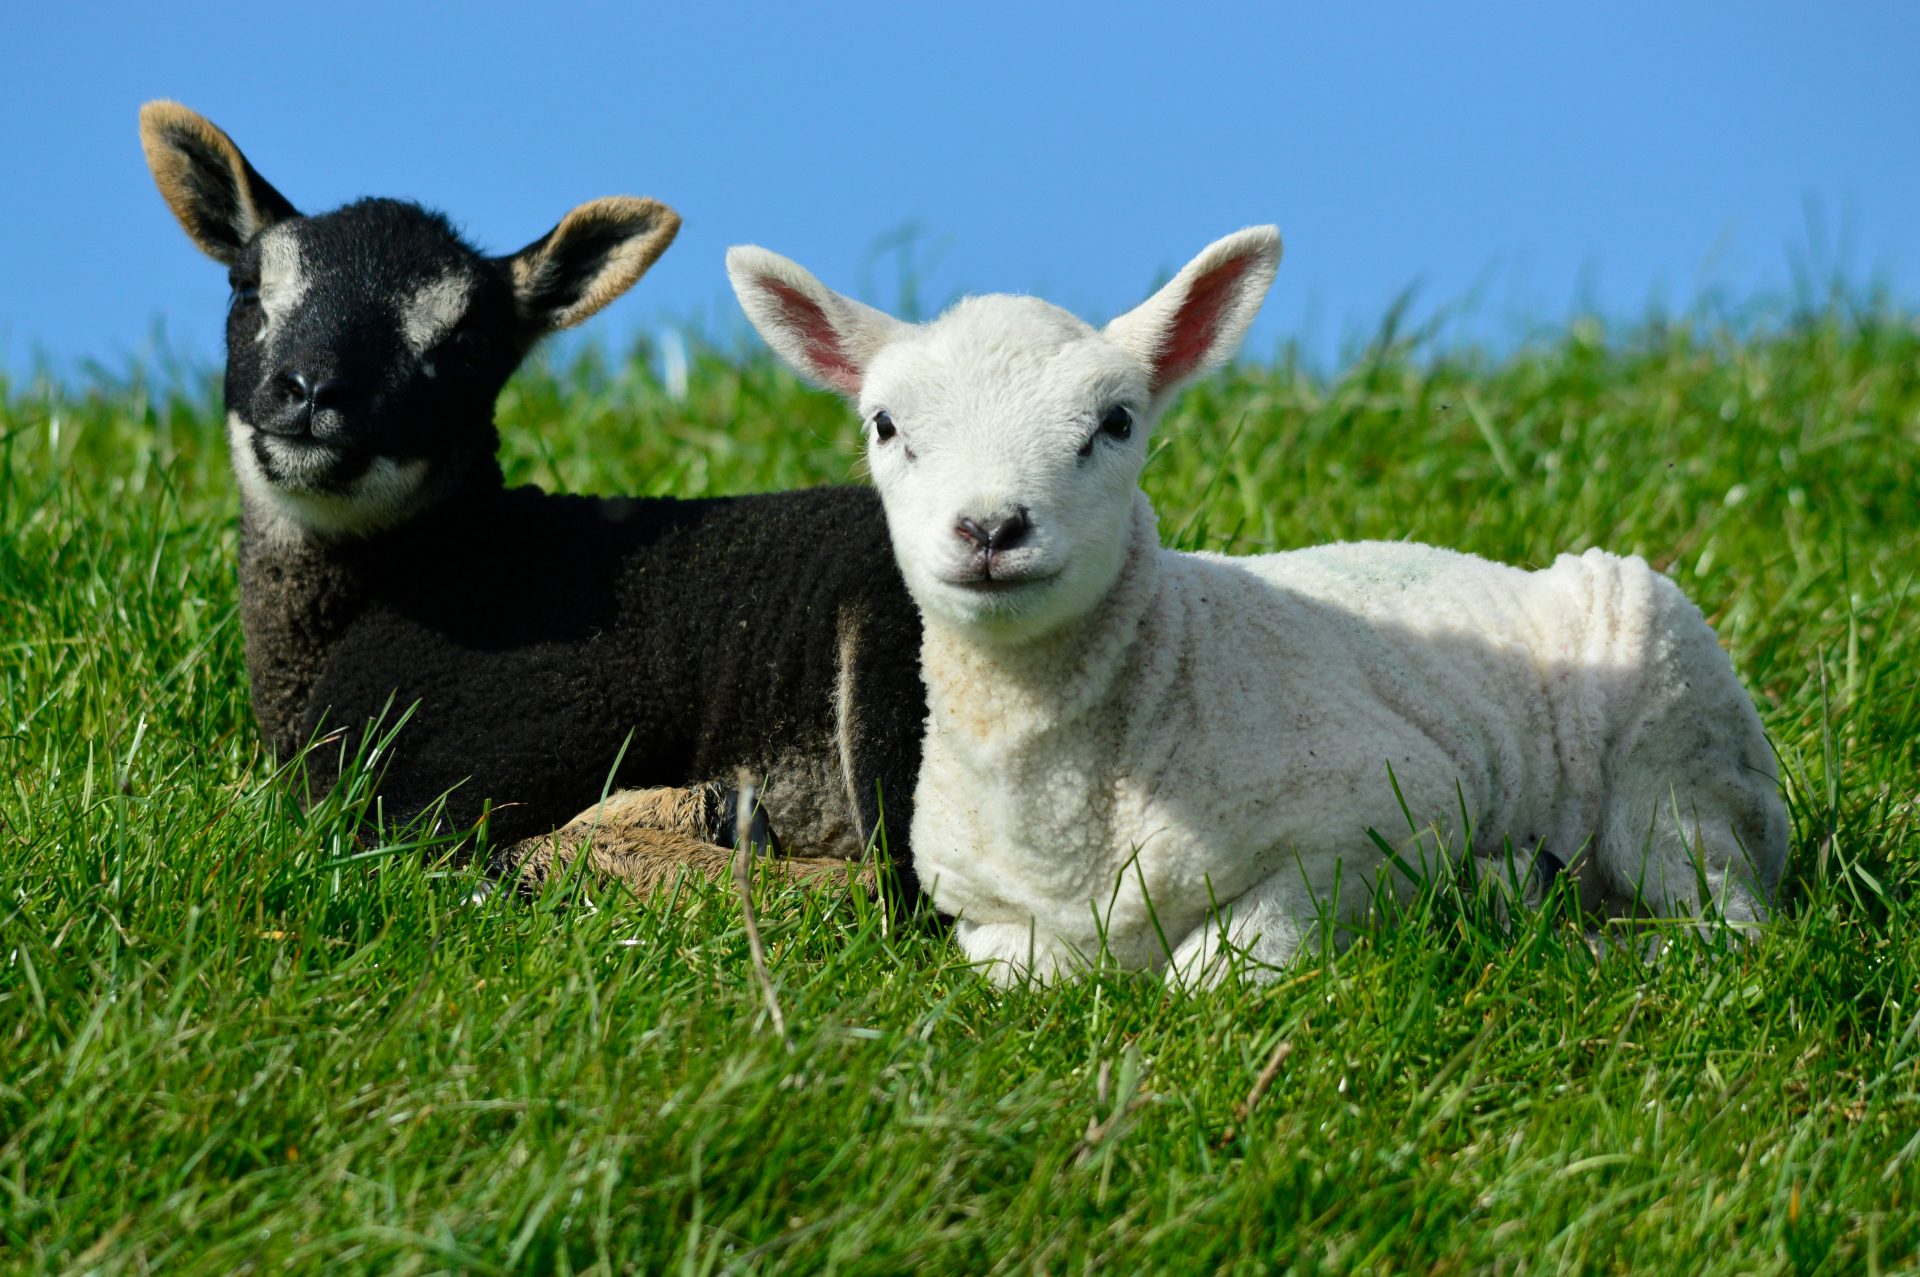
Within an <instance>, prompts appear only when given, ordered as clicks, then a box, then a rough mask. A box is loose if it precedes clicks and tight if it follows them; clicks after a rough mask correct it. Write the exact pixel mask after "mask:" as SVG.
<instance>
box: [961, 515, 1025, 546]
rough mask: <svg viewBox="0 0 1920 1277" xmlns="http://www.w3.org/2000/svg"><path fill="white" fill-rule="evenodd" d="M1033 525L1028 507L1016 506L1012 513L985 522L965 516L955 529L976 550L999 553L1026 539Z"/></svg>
mask: <svg viewBox="0 0 1920 1277" xmlns="http://www.w3.org/2000/svg"><path fill="white" fill-rule="evenodd" d="M1032 527H1033V520H1032V518H1031V516H1030V515H1029V514H1028V511H1027V507H1025V506H1015V507H1014V511H1013V513H1012V514H1003V515H1001V516H999V517H998V518H993V519H988V520H987V521H986V522H985V523H984V524H983V523H980V522H977V521H976V520H973V519H969V518H963V519H961V520H960V522H959V524H958V526H956V527H955V528H954V531H955V532H957V533H959V534H960V538H961V539H962V540H963V541H966V542H969V543H970V544H971V545H972V546H973V547H974V548H975V549H976V550H985V551H986V552H987V553H988V554H998V553H999V552H1000V551H1002V550H1011V549H1013V548H1014V547H1015V546H1017V545H1019V544H1020V543H1021V542H1022V541H1024V540H1026V539H1027V533H1028V531H1029V530H1031V529H1032Z"/></svg>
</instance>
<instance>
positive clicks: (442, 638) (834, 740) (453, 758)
mask: <svg viewBox="0 0 1920 1277" xmlns="http://www.w3.org/2000/svg"><path fill="white" fill-rule="evenodd" d="M242 576H243V610H244V617H245V621H246V629H247V642H248V663H249V667H250V670H251V672H252V676H253V682H254V692H255V708H256V712H257V713H258V715H259V717H260V720H261V726H262V729H263V731H264V732H265V734H266V736H267V738H268V740H269V741H270V743H271V744H272V746H273V748H274V750H275V752H276V753H277V754H279V755H280V756H282V757H286V756H289V755H290V754H292V753H294V752H296V751H297V750H298V749H300V748H301V747H302V746H304V745H305V744H306V743H307V742H308V741H309V740H311V739H313V738H314V736H315V735H316V733H318V732H320V731H322V730H323V729H324V730H326V731H342V732H343V733H344V735H343V736H342V737H341V738H340V741H339V744H338V745H337V746H336V745H330V746H328V747H325V748H322V749H319V750H315V751H313V753H312V754H311V755H310V756H309V785H310V787H312V788H315V789H319V790H324V789H325V788H326V787H327V786H329V785H331V784H332V782H333V779H334V775H335V773H336V771H337V768H338V766H339V764H340V760H341V758H342V756H343V754H346V753H349V752H350V751H351V749H352V748H353V747H355V746H357V745H358V743H359V740H360V737H361V735H362V733H363V732H364V731H365V729H366V728H367V726H368V725H369V724H371V723H372V722H374V721H375V720H376V719H378V718H379V717H380V716H381V715H382V713H383V712H386V713H389V714H390V715H391V714H394V713H397V712H399V711H401V710H404V709H405V708H407V707H408V706H416V702H417V706H416V707H415V708H414V710H413V716H412V718H411V719H410V721H409V722H408V723H407V725H406V726H405V728H404V729H403V730H402V731H401V732H400V735H399V737H398V740H397V743H396V747H395V748H394V750H393V752H392V754H391V757H390V758H388V759H387V760H386V764H385V772H384V778H383V780H382V783H381V787H380V792H381V797H382V801H383V804H384V808H385V814H386V815H387V817H388V818H390V819H406V818H410V817H411V816H413V815H415V814H417V813H418V812H420V811H421V810H424V809H425V808H426V807H427V805H429V804H430V803H431V802H433V801H434V800H435V799H436V798H437V797H439V796H440V795H441V794H443V793H446V792H447V791H449V790H451V791H452V794H451V796H450V798H449V800H448V805H447V813H448V816H449V817H450V818H451V819H452V821H453V822H455V824H456V826H461V827H465V826H470V825H472V824H474V823H475V822H477V821H478V820H479V818H480V816H481V814H482V812H483V810H484V809H485V808H486V807H487V806H488V805H489V804H490V805H491V806H492V810H493V814H492V817H491V820H490V833H491V836H492V838H493V840H494V841H495V843H496V844H498V843H501V842H504V841H508V840H512V839H517V838H521V837H527V836H531V835H534V834H538V833H542V832H545V831H546V830H548V829H552V828H554V827H555V826H557V825H559V824H561V823H564V822H565V821H567V820H569V819H571V818H572V817H574V816H575V815H577V814H578V813H579V812H580V811H581V810H582V809H584V808H585V807H587V806H588V805H590V804H591V803H593V802H594V801H595V800H596V799H598V797H599V796H600V794H601V793H602V791H603V790H604V789H605V788H606V787H607V786H608V785H609V783H611V785H612V786H613V787H614V788H625V787H630V786H647V785H679V784H688V783H695V782H699V781H704V780H708V779H718V778H730V776H731V773H732V771H733V769H735V768H739V767H747V768H749V769H752V770H754V771H755V772H756V773H758V774H761V775H763V776H764V775H766V774H767V773H769V772H771V771H775V770H780V771H781V772H782V776H783V777H784V776H786V775H787V774H789V773H790V774H791V775H792V776H795V777H803V779H801V780H799V781H797V782H794V783H797V784H799V785H801V787H802V789H804V790H805V792H804V793H803V794H802V795H801V796H800V799H799V800H798V801H799V802H800V805H801V806H808V805H809V804H811V807H809V810H811V809H812V807H819V808H821V810H823V811H825V810H827V809H828V808H829V807H832V808H833V810H835V811H837V812H838V813H839V814H841V815H845V814H846V812H847V809H848V808H849V806H850V805H851V806H852V807H853V808H855V809H857V810H858V811H859V813H860V815H859V819H858V820H857V821H853V822H852V827H854V828H856V829H858V830H860V831H861V832H863V833H864V832H868V831H870V830H871V828H872V819H873V816H874V815H875V813H876V811H877V808H878V804H879V803H880V802H882V801H884V804H885V807H886V812H887V826H888V829H889V831H890V832H889V841H890V843H891V845H892V848H893V851H894V854H895V858H896V859H899V858H900V856H901V851H902V850H903V849H904V846H905V833H906V816H907V814H908V813H909V812H910V809H911V808H910V804H911V800H912V785H913V781H914V778H915V776H916V774H917V772H918V766H919V754H920V733H921V731H922V729H923V724H924V721H925V716H926V705H925V693H924V690H923V688H922V685H921V682H920V676H919V647H920V623H919V617H918V614H917V612H916V611H915V610H914V608H913V605H912V601H911V600H910V598H909V597H908V595H907V593H906V589H905V586H904V585H903V584H902V582H901V580H900V577H899V572H898V569H897V568H896V566H895V564H894V561H893V555H892V550H891V547H890V543H889V541H888V538H887V530H886V524H885V519H884V516H883V514H882V512H881V509H880V503H879V499H878V497H877V496H876V495H875V494H874V493H873V492H872V491H870V490H868V489H862V488H817V489H807V490H801V491H796V492H783V493H775V494H769V495H762V496H747V497H730V498H716V499H709V500H698V501H680V500H673V499H668V498H649V499H601V498H592V497H580V496H559V495H551V494H547V493H544V492H541V491H539V490H537V489H532V488H515V489H506V490H494V491H491V492H487V493H484V494H480V495H477V496H473V497H468V498H462V499H460V500H458V501H455V502H452V503H449V504H448V505H447V506H445V507H443V508H441V509H438V510H435V511H433V512H431V513H429V514H428V515H426V516H423V517H421V518H419V519H417V520H415V521H413V522H412V523H409V524H408V525H406V526H404V527H403V528H401V529H398V530H396V531H394V532H391V533H387V534H384V535H381V536H377V537H373V538H370V539H368V540H365V541H363V542H357V543H351V544H348V545H344V546H341V545H335V546H333V547H330V548H329V549H328V550H327V551H325V552H321V551H318V550H316V549H314V548H312V547H310V546H303V545H294V546H284V545H275V544H273V543H271V542H269V541H268V540H267V539H266V538H264V537H262V536H259V535H258V534H256V533H255V532H254V530H253V529H251V528H249V529H248V533H247V536H246V538H245V546H244V549H243V554H242ZM843 662H846V663H847V665H848V669H847V670H846V671H845V672H844V673H843V671H842V668H841V666H842V663H843ZM843 705H844V711H843ZM389 706H391V710H389ZM623 746H624V751H625V752H624V756H622V750H623ZM829 755H831V756H829ZM843 755H844V757H843ZM616 758H618V759H619V760H620V761H619V765H618V767H617V768H616V766H615V760H616ZM770 779H780V778H770ZM829 791H830V792H829ZM774 792H775V790H774V788H773V787H771V786H770V789H769V799H770V801H771V800H772V796H773V793H774ZM774 815H775V825H776V828H779V827H780V824H781V814H780V812H778V811H776V812H775V813H774ZM808 819H812V817H810V816H807V815H805V814H801V815H798V816H796V817H794V818H792V819H790V820H789V822H788V823H789V825H792V824H794V823H795V822H796V821H797V822H798V823H799V824H801V825H804V824H805V823H806V821H807V820H808ZM781 832H782V833H783V835H785V834H786V833H787V830H785V829H782V830H781ZM808 850H812V849H811V848H809V849H808Z"/></svg>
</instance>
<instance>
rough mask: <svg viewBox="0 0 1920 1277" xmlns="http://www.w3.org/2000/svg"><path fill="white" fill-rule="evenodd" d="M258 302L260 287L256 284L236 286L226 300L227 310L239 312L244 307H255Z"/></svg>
mask: <svg viewBox="0 0 1920 1277" xmlns="http://www.w3.org/2000/svg"><path fill="white" fill-rule="evenodd" d="M259 301H260V286H259V285H258V284H236V285H234V288H233V296H232V297H229V298H228V299H227V309H228V310H239V309H241V308H242V307H245V306H253V305H257V304H258V303H259Z"/></svg>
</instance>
